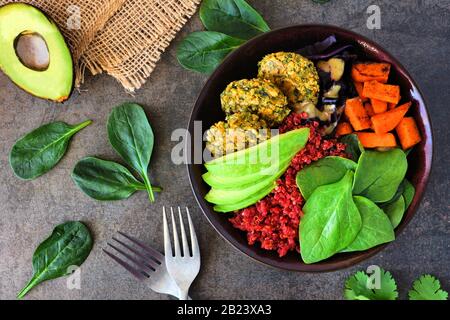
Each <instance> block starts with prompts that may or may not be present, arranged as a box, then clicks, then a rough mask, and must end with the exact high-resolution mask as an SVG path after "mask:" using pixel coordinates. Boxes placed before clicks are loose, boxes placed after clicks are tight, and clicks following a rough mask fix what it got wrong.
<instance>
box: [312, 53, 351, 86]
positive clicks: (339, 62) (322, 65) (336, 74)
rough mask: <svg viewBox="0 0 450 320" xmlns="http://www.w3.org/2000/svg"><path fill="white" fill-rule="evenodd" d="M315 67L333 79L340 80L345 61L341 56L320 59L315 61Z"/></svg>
mask: <svg viewBox="0 0 450 320" xmlns="http://www.w3.org/2000/svg"><path fill="white" fill-rule="evenodd" d="M317 67H318V68H319V69H320V70H321V71H323V72H325V73H329V74H330V79H331V80H333V81H339V80H341V78H342V76H343V75H344V71H345V61H344V60H343V59H341V58H331V59H329V60H328V61H325V60H321V61H319V62H317Z"/></svg>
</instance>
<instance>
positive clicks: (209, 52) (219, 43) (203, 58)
mask: <svg viewBox="0 0 450 320" xmlns="http://www.w3.org/2000/svg"><path fill="white" fill-rule="evenodd" d="M244 42H245V41H244V40H241V39H237V38H233V37H230V36H227V35H226V34H223V33H220V32H215V31H198V32H193V33H191V34H189V35H188V36H187V37H186V38H185V39H183V41H182V42H181V43H180V45H179V46H178V49H177V59H178V62H179V63H180V64H181V65H182V66H183V67H184V68H186V69H189V70H193V71H197V72H202V73H210V72H212V71H214V70H215V69H216V67H217V66H218V65H219V64H220V63H221V62H222V60H223V59H225V57H226V56H227V55H228V54H229V53H230V52H231V51H233V50H234V49H236V48H237V47H239V46H240V45H242V44H243V43H244Z"/></svg>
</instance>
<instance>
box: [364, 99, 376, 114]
mask: <svg viewBox="0 0 450 320" xmlns="http://www.w3.org/2000/svg"><path fill="white" fill-rule="evenodd" d="M364 109H366V112H367V115H368V116H369V117H371V116H373V115H375V112H374V111H373V108H372V105H371V104H370V102H366V103H364Z"/></svg>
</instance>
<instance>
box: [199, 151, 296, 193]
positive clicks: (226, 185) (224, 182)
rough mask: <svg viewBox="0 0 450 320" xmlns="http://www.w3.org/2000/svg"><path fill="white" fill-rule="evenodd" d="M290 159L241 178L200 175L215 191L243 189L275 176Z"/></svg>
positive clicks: (208, 174) (210, 173)
mask: <svg viewBox="0 0 450 320" xmlns="http://www.w3.org/2000/svg"><path fill="white" fill-rule="evenodd" d="M291 161H292V158H289V159H287V160H285V161H284V162H282V163H280V162H276V163H274V164H272V165H271V166H270V167H269V168H266V169H263V170H261V171H260V172H257V173H252V174H247V175H243V176H237V177H233V176H232V177H230V176H221V175H216V174H214V173H212V172H206V173H204V174H203V175H202V178H203V180H204V181H205V182H206V183H207V184H208V185H209V186H211V187H212V188H217V189H236V188H245V187H248V186H250V185H254V184H255V183H258V182H261V181H262V180H265V179H266V178H268V177H272V176H274V175H276V174H277V173H278V171H279V169H280V168H282V167H285V166H286V164H289V163H290V162H291Z"/></svg>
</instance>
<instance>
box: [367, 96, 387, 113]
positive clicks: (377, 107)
mask: <svg viewBox="0 0 450 320" xmlns="http://www.w3.org/2000/svg"><path fill="white" fill-rule="evenodd" d="M370 102H371V103H372V108H373V112H375V113H383V112H386V111H387V102H386V101H381V100H378V99H370Z"/></svg>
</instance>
